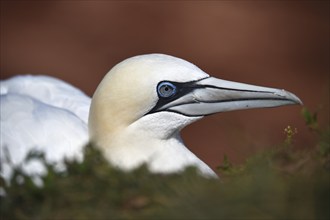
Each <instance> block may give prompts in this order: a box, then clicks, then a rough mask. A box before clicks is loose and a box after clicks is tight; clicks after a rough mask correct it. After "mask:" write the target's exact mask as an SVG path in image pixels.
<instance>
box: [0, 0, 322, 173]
mask: <svg viewBox="0 0 330 220" xmlns="http://www.w3.org/2000/svg"><path fill="white" fill-rule="evenodd" d="M154 52H157V53H165V54H170V55H174V56H177V57H180V58H184V59H186V60H188V61H190V62H192V63H194V64H196V65H197V66H199V67H200V68H202V69H203V70H204V71H205V72H207V73H209V74H210V75H213V76H216V77H219V78H222V79H227V80H233V81H239V82H245V83H251V84H256V85H263V86H269V87H277V88H284V89H286V90H288V91H291V92H293V93H295V94H296V95H298V96H299V97H300V98H301V99H302V100H303V102H304V104H305V106H307V107H308V108H310V109H311V110H313V111H315V110H318V111H319V113H320V117H319V118H320V121H321V122H322V124H323V126H325V125H327V124H329V1H302V2H300V1H288V2H286V1H269V2H268V1H219V2H217V1H208V2H204V1H180V2H172V1H160V2H157V1H152V2H151V1H141V2H130V1H124V2H119V1H1V60H0V61H1V63H0V67H1V79H5V78H8V77H10V76H13V75H17V74H26V73H31V74H46V75H51V76H55V77H58V78H61V79H63V80H65V81H67V82H69V83H72V84H73V85H75V86H77V87H79V88H81V89H82V90H83V91H84V92H86V93H87V94H88V95H92V94H93V92H94V90H95V88H96V87H97V85H98V83H99V82H100V80H101V79H102V77H103V76H104V74H105V73H107V71H108V70H109V69H111V67H112V66H114V65H115V64H116V63H118V62H120V61H121V60H123V59H125V58H128V57H131V56H134V55H138V54H146V53H154ZM300 111H301V106H287V107H281V108H273V109H256V110H246V111H236V112H228V113H222V114H217V115H213V116H209V117H206V118H204V119H203V120H201V121H199V122H197V123H195V124H193V125H191V126H189V127H188V128H186V129H185V130H184V131H183V138H184V140H185V142H186V144H187V146H189V147H190V148H191V150H192V151H193V152H195V153H196V154H197V155H198V156H199V157H200V158H202V159H203V160H204V161H206V162H207V163H208V164H209V165H211V166H212V167H215V166H216V165H219V164H220V162H221V161H222V159H223V155H224V154H227V155H228V156H229V159H231V160H232V161H234V162H237V163H240V162H242V161H244V159H246V158H247V157H248V156H249V155H252V154H254V153H256V152H257V151H258V150H260V149H262V148H265V147H270V146H274V145H276V144H279V143H281V142H282V141H283V140H284V138H285V135H284V131H283V129H284V128H285V127H286V126H287V125H291V126H292V127H296V128H297V129H298V134H297V135H296V138H295V141H296V142H297V145H298V144H299V145H300V146H303V147H308V146H309V145H310V143H312V142H313V141H314V137H313V136H312V135H311V134H310V133H309V132H308V130H307V128H306V127H305V126H304V121H303V119H302V117H301V115H300Z"/></svg>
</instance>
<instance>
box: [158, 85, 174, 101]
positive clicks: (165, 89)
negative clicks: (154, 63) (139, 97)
mask: <svg viewBox="0 0 330 220" xmlns="http://www.w3.org/2000/svg"><path fill="white" fill-rule="evenodd" d="M176 92H177V89H176V86H175V85H174V84H173V83H171V82H166V81H164V82H161V83H159V84H158V86H157V93H158V95H159V97H162V98H169V97H172V96H173V95H175V94H176Z"/></svg>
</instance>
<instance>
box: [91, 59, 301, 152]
mask: <svg viewBox="0 0 330 220" xmlns="http://www.w3.org/2000/svg"><path fill="white" fill-rule="evenodd" d="M299 103H301V101H300V100H299V98H298V97H297V96H295V95H294V94H292V93H290V92H287V91H284V90H280V89H273V88H267V87H260V86H254V85H248V84H243V83H236V82H231V81H226V80H221V79H217V78H215V77H211V76H209V75H208V74H206V73H205V72H203V71H202V70H201V69H199V68H198V67H197V66H195V65H194V64H192V63H190V62H187V61H185V60H182V59H179V58H176V57H172V56H168V55H162V54H149V55H140V56H135V57H132V58H129V59H126V60H124V61H122V62H121V63H119V64H117V65H116V66H115V67H113V68H112V69H111V70H110V72H109V73H108V74H107V75H106V76H105V77H104V79H103V80H102V82H101V83H100V85H99V86H98V88H97V90H96V92H95V94H94V96H93V99H92V104H91V110H90V116H89V130H90V136H91V139H92V140H93V141H95V142H96V144H98V145H101V146H104V147H109V145H112V144H115V142H114V140H116V137H118V135H119V134H121V133H125V132H126V133H127V131H132V132H131V133H130V134H131V135H128V136H127V138H132V140H134V141H137V139H136V138H133V137H138V136H140V137H142V136H143V137H144V138H148V139H150V140H152V139H158V140H166V139H169V138H171V137H173V135H176V134H178V132H179V131H180V130H181V129H182V128H183V127H185V126H186V125H188V124H190V123H192V122H194V121H196V120H198V119H201V118H202V117H203V116H205V115H210V114H214V113H218V112H225V111H232V110H239V109H250V108H261V107H275V106H281V105H290V104H299ZM133 131H134V132H133ZM128 133H129V132H128Z"/></svg>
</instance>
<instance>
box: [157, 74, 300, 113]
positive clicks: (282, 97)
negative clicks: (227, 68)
mask: <svg viewBox="0 0 330 220" xmlns="http://www.w3.org/2000/svg"><path fill="white" fill-rule="evenodd" d="M178 87H179V89H178V90H179V93H178V95H177V96H176V97H175V99H173V100H170V101H169V102H167V103H164V105H162V106H158V107H159V108H158V109H157V111H170V112H176V113H180V114H183V115H186V116H204V115H210V114H214V113H217V112H226V111H233V110H240V109H251V108H264V107H276V106H282V105H293V104H302V102H301V100H300V99H299V98H298V97H297V96H296V95H294V94H292V93H290V92H287V91H285V90H281V89H274V88H267V87H261V86H254V85H249V84H243V83H237V82H231V81H226V80H221V79H217V78H214V77H207V78H204V79H201V80H198V81H194V82H190V83H182V84H181V85H178Z"/></svg>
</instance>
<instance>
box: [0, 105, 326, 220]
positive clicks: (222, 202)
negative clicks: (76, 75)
mask: <svg viewBox="0 0 330 220" xmlns="http://www.w3.org/2000/svg"><path fill="white" fill-rule="evenodd" d="M303 116H304V118H305V120H306V124H307V126H308V127H309V128H310V129H311V132H313V133H315V135H317V136H318V137H319V141H318V142H317V143H316V144H315V147H313V148H311V149H308V150H307V149H301V148H299V147H295V146H294V145H293V143H294V142H293V141H292V140H293V139H294V138H295V136H297V135H299V133H298V134H297V132H296V131H295V129H293V128H292V127H287V128H286V129H285V132H286V134H287V137H286V139H285V140H284V143H283V144H282V145H281V146H277V147H274V148H273V149H272V150H268V151H266V152H262V153H260V154H257V155H255V156H254V157H252V158H249V159H248V160H247V161H246V163H245V164H243V165H233V164H232V163H231V162H230V161H229V159H228V158H226V157H225V158H224V162H223V164H222V165H221V166H219V167H218V172H219V175H220V177H221V178H220V180H218V179H206V178H203V177H201V176H200V175H198V174H197V172H196V170H195V168H193V167H189V168H187V169H186V170H185V171H184V172H183V173H181V174H171V175H160V174H151V173H150V172H148V170H147V168H146V166H142V167H140V168H138V169H136V170H134V171H132V172H129V173H124V172H122V171H120V170H118V169H115V168H113V167H111V166H110V165H109V164H108V163H107V162H106V161H105V160H104V158H103V157H102V155H101V154H100V152H99V151H98V150H96V149H95V148H94V147H93V146H91V145H89V146H87V147H86V150H85V159H84V162H83V163H78V162H75V161H66V166H67V170H66V171H65V172H57V171H56V170H55V169H54V167H53V166H52V165H51V164H47V163H46V162H45V161H44V163H45V164H46V165H47V168H48V174H47V175H46V176H44V177H42V180H43V182H44V186H43V187H41V188H40V187H37V186H35V184H34V183H33V181H32V179H31V178H30V177H28V176H26V175H24V174H23V173H22V172H21V171H20V170H19V169H16V170H15V174H14V176H13V178H12V179H11V182H10V186H8V185H7V184H6V183H5V181H4V180H3V179H0V184H1V186H2V187H4V188H5V191H6V193H7V195H6V196H5V197H1V210H0V211H1V219H3V220H5V219H262V220H263V219H274V220H275V219H276V220H278V219H330V150H329V149H330V146H329V133H330V132H329V128H326V129H323V130H321V129H320V128H319V126H318V124H317V116H316V114H311V113H310V112H309V111H308V110H306V109H304V110H303ZM30 157H34V158H35V157H38V158H40V159H41V160H43V156H42V155H38V154H34V155H30ZM17 179H20V180H21V181H17ZM22 180H23V181H22Z"/></svg>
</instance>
